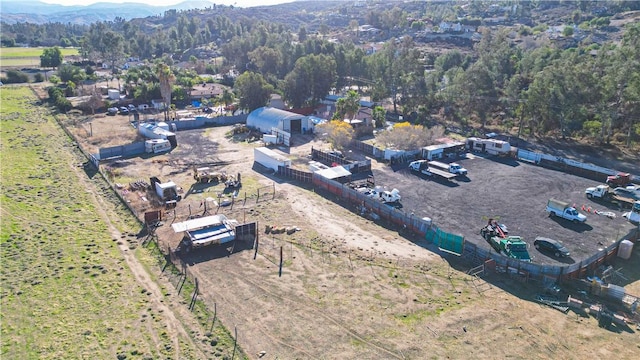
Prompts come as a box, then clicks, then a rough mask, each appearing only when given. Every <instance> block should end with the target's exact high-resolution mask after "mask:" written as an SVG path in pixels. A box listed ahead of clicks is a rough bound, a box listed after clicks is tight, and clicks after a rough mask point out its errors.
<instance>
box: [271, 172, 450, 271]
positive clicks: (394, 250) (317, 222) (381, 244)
mask: <svg viewBox="0 0 640 360" xmlns="http://www.w3.org/2000/svg"><path fill="white" fill-rule="evenodd" d="M278 187H280V188H281V189H282V190H284V191H285V192H286V193H287V194H288V196H287V201H289V203H290V204H291V209H292V211H294V212H295V213H296V214H297V215H298V216H300V217H302V218H304V219H306V220H307V221H308V222H309V223H310V224H311V226H312V228H314V229H322V234H323V237H326V238H332V239H335V240H336V241H337V242H338V243H341V244H343V245H344V246H347V247H350V248H354V249H361V250H364V251H368V252H372V253H374V254H375V255H377V256H386V257H400V258H411V259H414V260H434V259H437V258H439V256H438V255H436V254H434V253H433V252H431V251H425V249H424V248H422V247H420V246H418V245H416V244H414V243H412V242H410V241H408V240H407V239H404V238H402V237H400V236H399V235H398V234H397V233H394V232H392V231H388V230H382V229H381V228H380V226H379V225H377V224H375V223H373V222H372V221H370V220H367V219H365V218H362V217H360V216H359V215H357V214H355V213H353V212H351V211H349V210H347V209H344V208H342V207H340V206H338V205H336V204H334V203H332V202H330V201H329V200H327V199H325V198H324V197H321V196H319V195H311V194H309V193H308V192H307V191H305V190H303V189H300V188H299V187H297V186H295V185H292V184H287V183H283V184H279V185H278Z"/></svg>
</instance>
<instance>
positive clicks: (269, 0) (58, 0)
mask: <svg viewBox="0 0 640 360" xmlns="http://www.w3.org/2000/svg"><path fill="white" fill-rule="evenodd" d="M41 1H42V2H46V3H49V4H61V5H89V4H93V3H97V2H110V3H123V2H131V3H144V4H149V5H159V6H164V5H173V4H178V3H180V2H182V1H184V0H41ZM292 1H293V0H214V1H211V3H212V4H213V3H215V4H219V5H234V6H239V7H251V6H260V5H276V4H282V3H287V2H292Z"/></svg>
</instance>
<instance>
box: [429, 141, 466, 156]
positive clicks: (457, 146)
mask: <svg viewBox="0 0 640 360" xmlns="http://www.w3.org/2000/svg"><path fill="white" fill-rule="evenodd" d="M465 151H466V149H465V144H464V143H463V142H458V141H456V142H452V143H447V144H436V145H430V146H425V147H423V148H422V154H421V156H422V158H423V159H427V160H438V159H455V158H457V157H460V156H461V155H462V154H463V153H464V152H465Z"/></svg>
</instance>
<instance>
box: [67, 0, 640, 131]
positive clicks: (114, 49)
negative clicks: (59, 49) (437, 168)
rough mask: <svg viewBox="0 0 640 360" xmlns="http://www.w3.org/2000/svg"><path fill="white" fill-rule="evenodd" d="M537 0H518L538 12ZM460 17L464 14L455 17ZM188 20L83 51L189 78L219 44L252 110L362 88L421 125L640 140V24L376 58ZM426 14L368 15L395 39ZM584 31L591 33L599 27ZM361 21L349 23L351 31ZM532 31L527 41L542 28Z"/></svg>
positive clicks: (490, 34)
mask: <svg viewBox="0 0 640 360" xmlns="http://www.w3.org/2000/svg"><path fill="white" fill-rule="evenodd" d="M534 3H535V2H518V1H515V2H514V4H519V5H527V6H529V7H531V6H534V5H535V4H534ZM587 3H589V2H587ZM614 3H616V4H618V5H620V4H622V3H625V2H621V1H619V2H614ZM541 4H544V5H545V6H549V5H548V3H541ZM608 4H609V2H608ZM591 5H593V4H591ZM473 6H474V7H477V6H478V3H474V5H473ZM540 6H542V5H540ZM581 6H582V4H581ZM525 9H526V7H525ZM460 11H461V10H460V8H455V7H454V8H453V12H452V14H459V12H460ZM477 11H480V10H477ZM577 11H578V10H577ZM187 15H189V13H188V12H168V13H166V14H165V16H164V18H165V20H167V19H171V20H172V21H171V22H168V23H167V25H166V26H163V27H158V29H156V30H155V31H152V32H149V31H147V30H148V29H144V26H143V25H142V24H143V23H141V22H140V21H133V20H132V21H124V20H121V19H120V20H119V21H115V22H108V23H96V24H93V25H91V26H90V27H89V29H88V30H87V31H86V32H85V33H84V35H83V37H82V38H81V39H79V40H78V43H79V45H80V47H81V54H82V55H83V56H84V57H86V58H94V59H102V60H103V61H106V62H108V63H110V64H112V65H115V64H116V63H117V62H118V61H121V60H122V58H123V57H124V56H126V55H130V56H138V57H140V58H142V59H156V61H160V62H163V63H165V64H167V65H169V66H170V69H172V70H171V71H173V72H174V73H178V72H179V71H178V70H176V69H174V68H173V67H172V65H173V63H174V57H176V56H177V55H178V54H181V53H184V52H185V51H186V50H188V49H192V48H193V47H195V46H201V45H209V46H214V47H215V48H216V49H217V50H218V51H219V53H220V55H222V56H223V58H224V62H222V63H220V64H219V66H218V67H219V68H218V69H216V70H221V71H226V70H228V69H232V68H234V69H237V70H238V71H239V72H240V73H241V76H240V77H239V78H238V79H236V82H235V84H236V86H235V93H236V96H237V97H238V98H239V100H240V105H241V107H243V108H246V109H249V110H251V109H254V108H256V107H259V106H261V105H263V104H265V103H266V102H267V100H268V94H269V93H270V92H271V91H276V92H279V93H280V94H282V95H283V97H284V99H285V100H286V101H287V102H288V104H289V105H290V106H292V107H303V106H314V105H316V104H317V103H318V102H319V101H320V100H321V99H322V98H324V96H326V95H327V94H328V93H329V92H330V91H333V90H334V89H341V88H343V87H344V86H347V85H358V86H361V89H362V91H363V92H366V93H367V95H370V96H371V98H372V100H373V101H380V100H383V99H389V98H390V99H391V100H392V103H393V108H394V111H395V112H396V113H398V114H403V115H404V118H405V119H409V120H410V121H412V122H414V123H416V124H429V123H430V122H432V119H433V115H434V113H439V114H442V115H444V116H445V117H446V118H447V119H449V120H452V121H456V122H459V123H460V124H461V125H463V126H466V125H468V124H471V123H476V122H477V123H479V124H480V125H481V126H482V127H485V126H489V125H491V126H498V127H500V128H502V129H505V130H507V131H513V130H514V129H515V131H518V133H519V134H523V133H525V134H528V135H549V134H557V135H558V136H589V137H592V138H594V139H597V140H599V141H601V142H610V141H611V140H616V141H620V140H624V141H626V142H627V143H629V142H630V141H631V140H632V139H633V138H634V136H637V135H638V133H640V121H638V119H639V118H640V106H639V104H640V102H639V101H640V78H639V76H638V74H640V69H639V65H638V61H637V59H638V58H640V52H639V50H638V49H640V46H639V45H640V44H638V41H639V40H638V39H639V36H638V35H639V32H640V25H639V24H637V23H636V24H631V25H629V26H627V27H626V28H625V29H624V36H623V37H622V41H621V42H620V43H619V44H614V43H609V44H607V43H605V44H599V43H597V42H589V41H584V42H576V44H575V45H572V46H571V47H569V48H562V47H561V46H557V45H556V44H554V43H553V42H542V43H540V44H535V46H530V44H524V46H523V45H515V44H514V42H513V41H512V37H513V34H512V32H510V31H507V30H497V31H496V30H490V29H488V28H485V29H483V30H481V34H480V35H481V40H480V41H479V42H477V43H476V44H475V45H474V47H473V51H472V52H471V53H462V52H458V51H449V52H447V53H444V54H442V55H439V56H434V55H433V54H428V53H425V52H423V51H421V50H420V46H419V45H420V44H416V42H415V41H414V39H413V38H412V37H411V36H399V37H392V38H390V39H389V40H388V41H386V42H385V43H384V45H383V47H382V48H381V49H377V50H375V52H374V51H369V50H372V49H367V48H365V47H362V46H357V45H356V44H355V43H354V42H352V41H349V39H346V40H345V41H343V42H341V43H336V42H332V41H329V39H327V38H326V37H325V36H324V35H323V34H322V33H320V32H316V33H311V32H309V31H308V30H307V29H306V28H305V27H304V26H302V27H300V28H299V29H297V31H292V30H291V29H289V28H287V27H286V26H284V25H282V24H274V23H269V22H266V21H258V22H256V21H252V20H251V19H248V18H246V17H239V18H237V19H233V20H232V19H230V18H229V17H227V16H225V15H217V16H212V17H210V18H207V19H206V21H204V20H201V19H200V18H197V17H189V16H187ZM424 15H425V14H424V13H423V14H412V13H408V12H405V11H404V10H402V9H400V8H399V7H397V6H395V7H393V8H392V9H390V10H388V11H385V12H383V13H380V14H375V13H368V14H367V15H366V17H367V19H369V20H370V21H371V22H373V23H377V24H379V26H381V27H383V28H386V29H387V30H388V31H392V30H391V29H392V28H393V26H391V24H393V22H394V21H396V22H397V23H398V24H399V25H402V26H404V27H410V26H411V24H409V23H408V22H407V21H405V20H406V19H407V18H409V17H411V16H413V17H415V18H422V17H424ZM581 16H582V15H581V13H578V14H576V13H574V14H573V15H572V19H573V20H574V21H575V22H580V19H581ZM402 19H405V20H402ZM592 20H593V19H592ZM584 23H585V22H581V26H583V27H584V26H586V27H588V26H590V25H589V24H586V25H584ZM355 25H357V23H356V24H351V23H350V24H349V27H351V28H352V29H351V30H355V28H357V26H355ZM600 25H601V24H600V22H593V26H600ZM520 30H521V31H520V33H521V34H524V35H526V34H528V33H531V32H534V33H535V32H536V31H540V30H536V29H533V30H532V29H530V28H527V27H521V29H520ZM583 30H584V29H583ZM323 31H326V29H325V30H323ZM125 39H126V40H125ZM216 44H217V45H216ZM371 52H373V53H371ZM178 58H179V56H178ZM208 60H209V59H197V58H196V59H193V61H194V63H202V62H205V61H208ZM180 71H182V70H180ZM192 75H194V76H193V77H191V80H185V79H186V78H189V77H190V76H181V77H176V79H178V78H182V79H183V80H182V84H183V86H181V87H180V88H179V89H175V88H174V89H175V90H180V91H181V92H182V96H184V93H185V92H188V91H189V90H188V88H189V84H190V83H193V82H195V81H199V79H198V78H197V76H196V75H197V74H192ZM127 84H129V82H127ZM153 84H154V83H151V84H147V85H146V86H147V88H148V89H147V90H151V91H153V92H156V91H157V90H153V89H154V85H153Z"/></svg>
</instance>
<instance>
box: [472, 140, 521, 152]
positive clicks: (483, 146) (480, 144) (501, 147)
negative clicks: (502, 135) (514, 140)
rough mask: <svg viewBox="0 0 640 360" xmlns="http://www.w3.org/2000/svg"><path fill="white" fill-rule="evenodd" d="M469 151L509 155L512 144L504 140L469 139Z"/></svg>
mask: <svg viewBox="0 0 640 360" xmlns="http://www.w3.org/2000/svg"><path fill="white" fill-rule="evenodd" d="M467 149H469V151H472V152H480V153H487V154H489V155H508V154H509V152H510V151H511V144H509V143H508V142H507V141H502V140H496V139H480V138H475V137H470V138H468V139H467Z"/></svg>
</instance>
